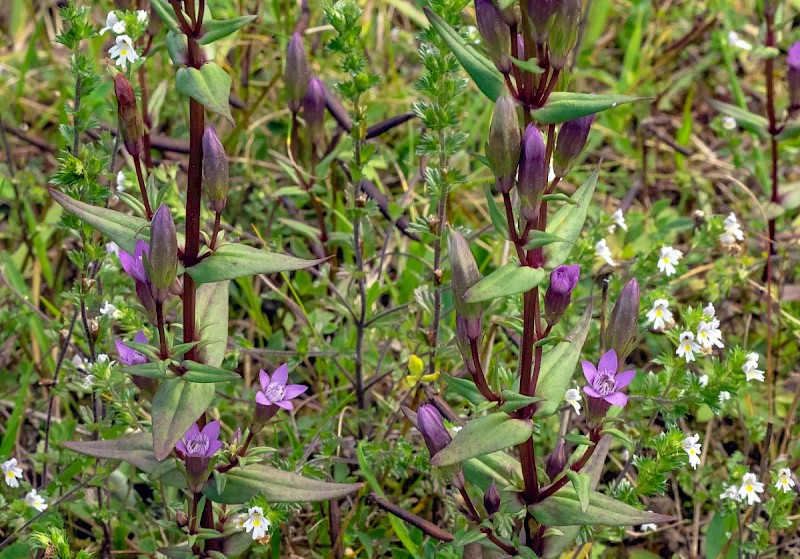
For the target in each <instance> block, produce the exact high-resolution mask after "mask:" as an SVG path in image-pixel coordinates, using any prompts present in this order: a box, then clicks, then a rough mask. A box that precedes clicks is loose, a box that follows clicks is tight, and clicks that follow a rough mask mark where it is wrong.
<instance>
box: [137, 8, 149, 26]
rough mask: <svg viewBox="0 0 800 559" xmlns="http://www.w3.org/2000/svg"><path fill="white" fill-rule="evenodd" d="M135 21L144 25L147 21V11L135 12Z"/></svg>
mask: <svg viewBox="0 0 800 559" xmlns="http://www.w3.org/2000/svg"><path fill="white" fill-rule="evenodd" d="M136 21H138V22H139V23H141V24H144V23H145V22H146V21H147V10H136Z"/></svg>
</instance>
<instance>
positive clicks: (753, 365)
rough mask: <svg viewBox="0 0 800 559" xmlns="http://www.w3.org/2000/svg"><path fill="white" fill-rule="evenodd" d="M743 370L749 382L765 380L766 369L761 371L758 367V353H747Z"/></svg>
mask: <svg viewBox="0 0 800 559" xmlns="http://www.w3.org/2000/svg"><path fill="white" fill-rule="evenodd" d="M742 372H743V373H744V378H745V380H747V382H750V381H751V380H757V381H759V382H764V371H761V370H759V368H758V354H757V353H748V354H747V357H746V361H745V362H744V365H742Z"/></svg>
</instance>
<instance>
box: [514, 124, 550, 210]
mask: <svg viewBox="0 0 800 559" xmlns="http://www.w3.org/2000/svg"><path fill="white" fill-rule="evenodd" d="M545 154H546V149H545V145H544V138H542V133H541V132H539V129H538V128H536V126H535V125H533V124H529V125H528V127H527V128H526V129H525V133H524V134H523V135H522V152H521V154H520V159H519V177H518V183H517V188H518V190H519V197H520V214H521V215H522V217H524V218H525V219H526V220H527V221H528V222H535V221H536V219H537V218H538V217H539V205H540V204H541V202H542V195H543V194H544V191H545V188H547V162H546V161H545Z"/></svg>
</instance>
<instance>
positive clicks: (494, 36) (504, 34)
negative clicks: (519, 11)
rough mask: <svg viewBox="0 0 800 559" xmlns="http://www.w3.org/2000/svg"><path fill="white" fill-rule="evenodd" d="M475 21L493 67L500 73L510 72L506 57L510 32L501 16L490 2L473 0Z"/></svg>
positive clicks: (509, 60) (509, 42)
mask: <svg viewBox="0 0 800 559" xmlns="http://www.w3.org/2000/svg"><path fill="white" fill-rule="evenodd" d="M475 19H476V20H477V23H478V31H479V32H480V34H481V37H483V40H484V42H485V44H486V50H488V51H489V55H490V56H491V57H492V60H493V61H494V65H495V67H497V69H498V70H499V71H500V72H501V73H503V74H508V73H509V72H510V71H511V59H510V58H509V57H508V53H509V52H510V49H511V31H510V29H509V28H508V24H507V23H506V22H505V19H504V18H503V14H502V13H501V12H500V10H499V9H498V8H497V6H495V5H494V2H493V1H492V0H475Z"/></svg>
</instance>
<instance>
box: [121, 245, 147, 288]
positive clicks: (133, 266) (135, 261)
mask: <svg viewBox="0 0 800 559" xmlns="http://www.w3.org/2000/svg"><path fill="white" fill-rule="evenodd" d="M149 255H150V245H148V244H147V242H146V241H143V240H141V239H139V240H138V241H136V246H135V247H134V249H133V254H131V253H130V252H126V251H124V250H122V249H120V251H119V263H120V264H122V269H123V270H125V273H126V274H128V275H129V276H130V277H132V278H133V279H134V280H136V281H140V282H142V283H150V280H149V279H148V278H147V271H146V270H145V268H144V259H145V258H147V257H148V256H149Z"/></svg>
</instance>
